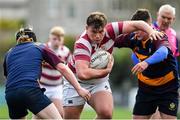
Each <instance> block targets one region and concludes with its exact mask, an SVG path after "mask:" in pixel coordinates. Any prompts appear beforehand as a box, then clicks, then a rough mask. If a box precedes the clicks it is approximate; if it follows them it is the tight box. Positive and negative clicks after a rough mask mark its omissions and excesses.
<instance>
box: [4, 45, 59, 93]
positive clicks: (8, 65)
mask: <svg viewBox="0 0 180 120" xmlns="http://www.w3.org/2000/svg"><path fill="white" fill-rule="evenodd" d="M43 60H44V61H46V62H48V63H49V64H50V65H51V66H53V67H54V68H55V67H56V65H57V64H58V63H60V62H61V60H60V59H59V57H57V56H56V55H55V54H54V52H52V51H51V50H50V49H48V48H47V47H45V46H44V45H43V44H39V45H37V44H35V43H33V42H27V43H22V44H18V45H16V46H15V47H13V48H12V49H10V50H9V51H8V52H7V54H6V56H5V59H4V75H5V76H6V78H7V82H6V92H7V91H8V90H12V89H15V88H19V87H39V84H38V81H37V80H38V79H39V78H40V76H41V64H42V61H43Z"/></svg>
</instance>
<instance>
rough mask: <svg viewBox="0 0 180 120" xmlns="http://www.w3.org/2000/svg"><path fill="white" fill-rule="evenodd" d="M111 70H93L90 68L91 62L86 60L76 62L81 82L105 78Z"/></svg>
mask: <svg viewBox="0 0 180 120" xmlns="http://www.w3.org/2000/svg"><path fill="white" fill-rule="evenodd" d="M110 71H111V69H109V68H106V69H92V68H90V67H89V62H88V61H84V60H77V61H76V73H77V76H78V78H79V79H81V80H90V79H95V78H101V77H105V76H106V75H108V74H109V72H110Z"/></svg>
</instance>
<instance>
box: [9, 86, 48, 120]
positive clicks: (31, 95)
mask: <svg viewBox="0 0 180 120" xmlns="http://www.w3.org/2000/svg"><path fill="white" fill-rule="evenodd" d="M44 91H45V90H44V89H41V88H30V87H26V88H18V89H15V90H11V91H8V92H6V102H7V105H8V109H9V117H10V118H12V119H18V118H21V117H24V116H26V115H27V114H28V111H27V110H30V111H31V112H32V113H33V114H35V115H36V114H37V113H39V112H40V111H41V110H43V109H44V108H45V107H47V106H48V105H49V104H51V101H50V100H49V99H48V97H47V96H45V95H44Z"/></svg>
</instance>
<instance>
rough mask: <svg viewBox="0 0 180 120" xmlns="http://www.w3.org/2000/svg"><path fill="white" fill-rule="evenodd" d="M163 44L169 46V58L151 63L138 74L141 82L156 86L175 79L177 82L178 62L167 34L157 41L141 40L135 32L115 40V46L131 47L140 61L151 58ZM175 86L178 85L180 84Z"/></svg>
mask: <svg viewBox="0 0 180 120" xmlns="http://www.w3.org/2000/svg"><path fill="white" fill-rule="evenodd" d="M161 46H166V47H167V48H168V56H167V58H166V59H164V60H163V61H161V62H159V63H156V64H152V65H149V66H148V68H147V69H146V70H144V71H143V72H142V73H139V74H138V75H137V77H138V80H139V83H142V84H143V85H144V84H145V85H147V86H154V87H156V86H163V85H165V84H168V83H170V82H173V81H175V83H176V81H177V70H176V62H175V58H174V57H173V54H172V51H171V50H170V47H169V43H168V40H167V36H166V35H165V36H164V37H163V38H162V39H161V40H157V41H152V40H150V39H147V40H143V41H140V40H137V38H136V35H135V34H134V33H133V34H126V35H121V36H119V37H118V38H117V39H116V42H115V47H118V48H121V47H128V48H131V49H132V50H133V52H134V53H135V55H136V56H137V58H138V59H139V60H140V61H144V60H145V59H147V58H149V57H150V56H151V55H153V54H154V53H155V51H156V50H157V49H158V48H159V47H161ZM175 87H178V84H177V86H175Z"/></svg>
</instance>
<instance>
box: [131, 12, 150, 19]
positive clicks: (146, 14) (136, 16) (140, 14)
mask: <svg viewBox="0 0 180 120" xmlns="http://www.w3.org/2000/svg"><path fill="white" fill-rule="evenodd" d="M149 19H151V14H150V12H149V10H147V9H138V10H136V12H135V13H134V14H133V15H132V17H131V20H143V21H145V22H147V21H148V20H149Z"/></svg>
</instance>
